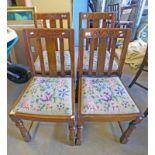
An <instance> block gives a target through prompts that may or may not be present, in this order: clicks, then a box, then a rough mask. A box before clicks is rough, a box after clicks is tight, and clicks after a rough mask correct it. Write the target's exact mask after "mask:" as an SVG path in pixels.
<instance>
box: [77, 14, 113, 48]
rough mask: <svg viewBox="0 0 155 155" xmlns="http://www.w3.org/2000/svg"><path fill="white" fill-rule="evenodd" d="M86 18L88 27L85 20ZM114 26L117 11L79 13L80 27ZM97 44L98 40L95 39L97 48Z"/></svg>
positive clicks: (87, 41) (87, 43) (87, 42)
mask: <svg viewBox="0 0 155 155" xmlns="http://www.w3.org/2000/svg"><path fill="white" fill-rule="evenodd" d="M84 20H86V27H84V26H83V25H84V24H83V22H84ZM107 27H108V28H113V27H115V13H101V12H92V13H86V12H85V13H84V12H81V13H80V14H79V29H80V28H107ZM89 42H90V41H89V39H87V40H86V50H88V46H89ZM96 46H97V40H95V48H96Z"/></svg>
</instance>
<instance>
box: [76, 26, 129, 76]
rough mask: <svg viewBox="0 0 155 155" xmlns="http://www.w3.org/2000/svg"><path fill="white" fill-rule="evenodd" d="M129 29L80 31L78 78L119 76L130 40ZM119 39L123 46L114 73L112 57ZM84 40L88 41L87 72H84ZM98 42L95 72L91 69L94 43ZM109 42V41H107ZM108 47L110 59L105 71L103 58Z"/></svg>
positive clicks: (89, 29)
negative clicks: (85, 76) (86, 76)
mask: <svg viewBox="0 0 155 155" xmlns="http://www.w3.org/2000/svg"><path fill="white" fill-rule="evenodd" d="M130 33H131V30H130V29H127V28H126V29H121V28H102V29H101V28H88V29H80V39H79V58H78V64H79V65H78V71H79V77H81V76H82V75H88V76H94V75H95V76H103V75H105V74H108V75H112V74H116V75H118V76H121V74H122V69H123V65H124V61H125V57H126V53H127V49H128V43H129V40H130ZM119 38H122V39H123V45H122V48H121V49H120V50H121V54H120V58H119V64H118V68H117V70H116V71H115V72H113V70H112V66H113V62H114V57H115V50H116V44H117V41H118V39H119ZM86 39H89V40H90V54H89V66H88V70H84V68H83V67H84V65H83V64H84V62H83V60H84V42H85V41H86ZM96 39H97V40H98V44H97V51H98V55H97V67H96V70H94V69H93V68H94V67H93V64H94V52H95V50H96V49H95V41H94V40H96ZM109 40H110V41H109ZM108 47H110V51H109V52H110V58H109V60H108V61H109V62H108V70H105V69H104V68H105V58H106V51H107V49H108Z"/></svg>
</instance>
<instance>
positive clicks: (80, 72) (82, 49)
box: [78, 29, 84, 77]
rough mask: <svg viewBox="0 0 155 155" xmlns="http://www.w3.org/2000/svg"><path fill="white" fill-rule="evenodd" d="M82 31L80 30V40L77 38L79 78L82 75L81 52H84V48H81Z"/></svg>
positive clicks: (82, 40)
mask: <svg viewBox="0 0 155 155" xmlns="http://www.w3.org/2000/svg"><path fill="white" fill-rule="evenodd" d="M83 42H84V39H83V31H82V29H81V30H80V38H79V57H78V64H79V65H78V66H79V67H78V70H79V76H80V77H81V76H82V74H83V52H84V48H83V45H84V44H83Z"/></svg>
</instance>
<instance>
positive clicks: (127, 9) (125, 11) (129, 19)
mask: <svg viewBox="0 0 155 155" xmlns="http://www.w3.org/2000/svg"><path fill="white" fill-rule="evenodd" d="M136 7H137V5H136V4H134V5H130V6H124V7H122V8H121V15H120V20H119V22H118V23H117V26H116V27H119V28H132V27H133V24H134V16H135V9H136Z"/></svg>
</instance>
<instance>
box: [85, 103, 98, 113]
mask: <svg viewBox="0 0 155 155" xmlns="http://www.w3.org/2000/svg"><path fill="white" fill-rule="evenodd" d="M87 106H88V108H89V109H90V111H92V112H93V111H97V109H98V108H97V106H96V105H95V104H94V102H93V101H89V102H88V104H87Z"/></svg>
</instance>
